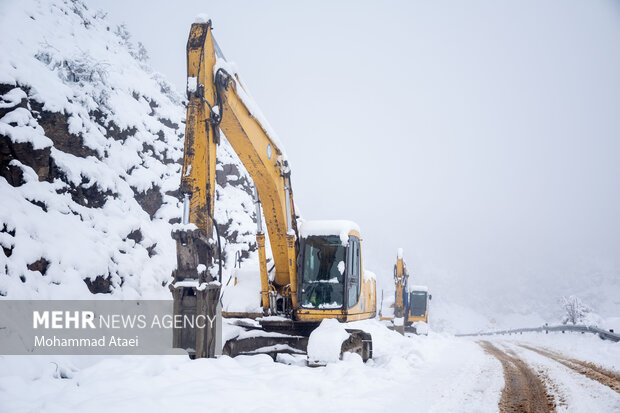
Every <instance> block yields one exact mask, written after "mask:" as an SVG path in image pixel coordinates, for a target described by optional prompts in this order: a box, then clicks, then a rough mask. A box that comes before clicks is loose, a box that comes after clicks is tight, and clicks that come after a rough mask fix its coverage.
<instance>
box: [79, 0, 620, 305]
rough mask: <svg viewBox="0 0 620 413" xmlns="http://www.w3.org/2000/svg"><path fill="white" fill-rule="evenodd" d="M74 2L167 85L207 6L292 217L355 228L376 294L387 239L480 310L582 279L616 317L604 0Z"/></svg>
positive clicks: (617, 71)
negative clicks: (251, 105)
mask: <svg viewBox="0 0 620 413" xmlns="http://www.w3.org/2000/svg"><path fill="white" fill-rule="evenodd" d="M87 3H88V4H89V5H91V7H96V8H104V9H106V10H107V11H109V17H110V18H112V19H113V20H115V21H125V22H126V23H127V26H128V28H129V30H130V31H131V32H132V33H133V38H134V40H135V41H141V42H143V43H144V44H145V45H146V47H147V49H148V51H149V54H150V56H151V62H152V65H153V67H154V68H155V70H158V71H160V72H162V73H163V74H165V75H166V76H167V77H168V78H169V79H170V80H171V81H172V82H173V83H174V84H176V85H177V87H178V89H179V90H180V91H181V92H182V91H183V90H184V87H185V70H186V68H185V64H186V59H185V43H186V41H187V35H188V32H189V27H190V25H191V22H192V21H193V18H194V16H195V15H196V14H198V13H202V12H205V13H207V14H209V16H211V18H212V19H213V24H214V28H215V36H216V38H217V39H218V43H219V44H220V46H221V47H222V50H223V52H224V54H225V55H226V57H227V58H228V60H231V61H234V62H236V64H237V67H238V68H239V70H240V73H241V75H242V77H243V78H244V80H245V82H246V83H247V84H248V85H249V87H250V88H251V90H252V94H253V95H254V97H255V99H256V101H257V102H258V104H259V105H260V107H261V109H262V111H263V112H264V113H265V115H266V117H267V118H268V119H269V122H270V123H271V125H272V126H273V127H274V129H275V130H276V131H277V133H278V135H279V136H280V138H281V140H282V142H283V144H284V146H285V149H286V152H287V153H288V155H289V159H290V161H291V165H292V179H293V189H294V192H295V198H296V201H297V204H298V206H299V208H300V210H301V212H302V214H303V216H304V217H305V218H308V219H332V218H333V219H352V220H354V221H356V222H357V223H358V224H359V225H360V226H361V228H362V235H363V237H364V246H363V248H364V250H363V254H364V259H365V261H364V264H365V267H366V268H367V269H371V270H372V271H374V272H376V273H377V274H379V276H380V280H379V282H380V284H383V285H391V282H392V281H391V280H392V275H391V274H392V266H393V264H394V261H395V255H396V249H397V248H398V247H402V248H404V250H405V259H406V261H407V262H408V266H409V268H410V270H411V272H412V273H413V276H414V282H415V283H425V284H428V285H429V286H430V287H431V290H434V291H435V295H436V296H437V295H443V296H444V297H449V298H451V299H455V300H457V301H458V300H460V301H471V302H473V304H475V305H476V306H477V308H478V309H485V306H487V308H486V310H487V311H492V310H493V311H509V310H510V309H516V310H518V311H519V310H523V309H524V308H526V307H528V306H530V305H534V306H535V304H533V303H534V302H533V301H532V300H533V299H535V298H538V299H542V300H547V301H548V302H549V303H550V304H553V305H555V302H554V300H555V299H556V297H557V296H558V295H560V294H567V293H575V292H578V290H579V289H580V288H581V287H583V286H591V289H592V288H594V289H595V288H597V287H598V288H599V289H600V288H604V289H605V292H606V294H607V304H606V307H605V309H607V310H605V309H603V308H601V309H600V310H602V311H607V312H609V311H610V310H609V309H610V308H611V309H612V310H611V311H616V310H617V311H620V218H619V215H618V212H619V211H620V191H619V187H620V41H619V39H620V6H619V3H618V2H615V1H612V0H609V1H602V0H591V1H578V0H572V1H567V0H555V1H551V0H549V1H533V0H529V1H512V2H508V1H506V2H497V1H491V0H489V1H475V2H466V3H465V2H461V1H433V2H428V1H419V2H418V1H389V2H386V1H348V2H347V1H339V2H332V1H312V2H309V1H305V2H288V1H260V2H257V1H217V2H214V1H200V2H198V1H175V2H170V1H162V0H155V1H149V2H137V1H134V2H128V1H120V0H105V1H103V0H87ZM172 4H174V5H172ZM593 291H594V290H593ZM488 297H495V300H490V303H489V304H488V305H487V304H485V303H484V301H486V300H487V299H488ZM592 297H593V296H590V297H589V298H590V304H591V305H594V306H595V307H596V304H597V303H596V302H591V300H592ZM524 300H525V301H524ZM528 300H529V301H528ZM601 306H602V304H601Z"/></svg>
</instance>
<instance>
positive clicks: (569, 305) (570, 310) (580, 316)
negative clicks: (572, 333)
mask: <svg viewBox="0 0 620 413" xmlns="http://www.w3.org/2000/svg"><path fill="white" fill-rule="evenodd" d="M561 303H562V308H563V309H564V317H563V318H562V324H568V323H571V324H573V325H574V324H583V323H584V322H585V321H586V319H588V316H589V314H590V313H591V312H592V309H591V308H590V307H588V306H587V305H586V304H584V303H583V301H581V299H580V298H579V297H577V296H575V295H571V296H568V297H562V298H561Z"/></svg>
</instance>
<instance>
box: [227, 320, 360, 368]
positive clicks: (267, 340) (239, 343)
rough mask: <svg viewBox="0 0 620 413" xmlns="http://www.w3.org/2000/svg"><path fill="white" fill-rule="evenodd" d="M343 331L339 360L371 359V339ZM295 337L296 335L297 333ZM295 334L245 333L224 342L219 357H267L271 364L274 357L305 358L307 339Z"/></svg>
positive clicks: (357, 333) (354, 332)
mask: <svg viewBox="0 0 620 413" xmlns="http://www.w3.org/2000/svg"><path fill="white" fill-rule="evenodd" d="M306 327H307V326H306ZM346 331H347V332H348V333H349V338H348V339H346V340H345V341H344V342H343V343H342V347H341V350H340V358H342V356H343V354H344V353H347V352H350V353H356V354H359V356H360V357H361V358H362V360H363V361H364V362H366V361H368V360H369V359H371V358H372V337H371V335H370V334H369V333H367V332H365V331H362V330H358V329H347V330H346ZM295 333H299V331H297V332H295ZM295 333H291V334H285V333H282V332H267V331H265V330H262V329H254V330H248V331H246V332H245V333H242V334H241V335H240V336H238V337H235V338H233V339H230V340H228V341H227V342H226V344H225V345H224V348H223V349H222V354H224V355H227V356H230V357H236V356H240V355H256V354H267V355H269V356H271V358H273V359H274V360H276V358H277V356H278V354H297V355H305V354H307V350H308V336H307V335H298V334H295ZM301 333H308V334H309V331H308V329H307V328H306V329H304V330H303V331H301Z"/></svg>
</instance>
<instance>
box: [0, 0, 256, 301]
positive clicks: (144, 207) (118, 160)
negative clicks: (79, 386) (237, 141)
mask: <svg viewBox="0 0 620 413" xmlns="http://www.w3.org/2000/svg"><path fill="white" fill-rule="evenodd" d="M0 49H1V50H2V58H1V59H0V245H1V246H2V252H3V253H0V296H4V297H6V298H12V299H20V298H22V299H23V298H41V299H45V298H54V299H61V298H65V299H76V298H84V297H86V296H90V293H89V290H90V292H92V293H111V296H113V297H117V298H137V297H142V298H169V297H170V293H169V291H168V289H167V288H166V285H167V283H169V282H170V281H171V273H172V270H173V268H174V266H175V265H176V257H175V254H176V250H175V243H174V240H173V239H172V238H171V236H170V232H171V229H172V224H173V223H174V222H177V221H178V220H179V217H180V214H181V205H180V202H179V200H178V187H179V181H180V162H181V160H182V156H183V133H184V118H185V107H184V100H183V98H181V97H180V96H179V95H178V94H177V93H176V92H175V91H174V90H173V88H172V86H171V85H170V84H169V83H168V82H167V81H166V80H165V79H164V78H163V77H162V76H161V75H160V74H158V73H156V72H154V71H153V70H152V69H151V68H150V66H149V64H148V55H147V53H146V50H145V49H144V47H143V46H142V45H141V44H140V43H138V44H134V43H133V42H132V41H131V37H130V34H129V33H128V32H127V30H126V29H125V27H124V26H113V25H112V24H111V23H110V22H109V21H108V19H107V18H106V16H105V13H104V12H101V11H94V10H90V9H88V8H87V7H86V6H85V5H84V4H83V3H82V2H81V1H79V0H74V1H66V0H65V1H63V0H24V1H6V2H2V4H0ZM251 193H252V191H251V183H250V180H249V178H248V176H247V172H246V171H245V170H244V168H243V167H242V166H241V164H240V162H239V160H238V158H236V157H235V155H234V153H233V152H232V150H231V149H230V146H229V144H228V143H227V142H225V139H223V143H222V144H221V145H220V148H219V153H218V165H217V188H216V195H217V201H216V213H215V215H216V220H217V221H218V223H219V229H220V235H221V236H222V238H223V241H224V252H225V268H232V264H233V262H234V259H235V255H236V253H237V252H239V255H240V257H241V258H242V259H250V260H252V259H255V256H254V255H255V254H254V253H253V251H254V250H255V248H256V247H255V240H254V236H253V230H254V224H253V219H254V218H253V217H254V205H253V203H252V197H251Z"/></svg>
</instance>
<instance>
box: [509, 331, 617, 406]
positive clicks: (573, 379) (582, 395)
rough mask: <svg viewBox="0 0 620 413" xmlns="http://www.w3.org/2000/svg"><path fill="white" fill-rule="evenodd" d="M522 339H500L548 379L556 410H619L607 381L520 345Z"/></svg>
mask: <svg viewBox="0 0 620 413" xmlns="http://www.w3.org/2000/svg"><path fill="white" fill-rule="evenodd" d="M520 344H522V343H515V342H510V341H505V340H502V341H501V345H502V346H503V347H505V348H510V349H512V350H514V351H515V352H516V353H517V354H518V355H519V357H520V358H521V359H522V360H524V361H525V362H527V363H528V364H529V365H530V366H532V367H533V368H535V369H536V370H537V371H539V372H540V371H542V372H544V375H545V376H547V377H549V378H550V379H551V380H550V381H549V382H545V384H546V385H547V391H548V392H549V393H552V394H554V395H555V397H556V411H558V412H562V413H583V412H587V413H610V412H619V413H620V394H619V393H617V392H615V391H614V390H612V389H611V388H609V387H608V386H606V385H603V384H601V383H599V382H598V381H596V380H592V379H590V378H588V377H587V376H585V375H583V374H581V373H579V372H577V371H575V370H573V369H572V368H569V367H567V366H565V365H564V364H562V363H558V362H557V361H556V360H554V359H552V358H549V357H546V356H543V355H541V354H539V353H537V352H535V351H532V350H530V349H527V348H525V347H522V346H520Z"/></svg>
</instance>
